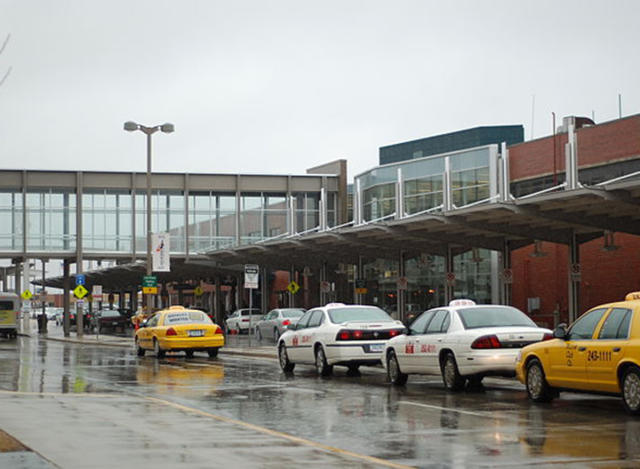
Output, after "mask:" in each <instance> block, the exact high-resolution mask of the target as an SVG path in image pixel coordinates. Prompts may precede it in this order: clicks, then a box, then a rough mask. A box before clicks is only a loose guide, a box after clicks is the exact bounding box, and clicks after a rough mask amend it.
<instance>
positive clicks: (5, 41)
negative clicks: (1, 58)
mask: <svg viewBox="0 0 640 469" xmlns="http://www.w3.org/2000/svg"><path fill="white" fill-rule="evenodd" d="M10 38H11V34H7V38H6V39H5V40H4V42H3V43H2V47H0V55H2V53H3V52H4V49H5V47H7V44H9V39H10ZM11 68H12V67H9V69H8V70H7V72H6V73H5V74H4V76H3V77H2V79H0V86H2V85H3V84H4V82H5V81H6V80H7V77H8V76H9V74H10V73H11Z"/></svg>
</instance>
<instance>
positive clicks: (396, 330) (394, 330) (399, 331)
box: [389, 329, 402, 337]
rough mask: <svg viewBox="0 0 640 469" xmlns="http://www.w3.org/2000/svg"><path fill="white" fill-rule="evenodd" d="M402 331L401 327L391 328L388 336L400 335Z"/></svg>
mask: <svg viewBox="0 0 640 469" xmlns="http://www.w3.org/2000/svg"><path fill="white" fill-rule="evenodd" d="M401 333H402V329H391V330H390V331H389V337H395V336H397V335H400V334H401Z"/></svg>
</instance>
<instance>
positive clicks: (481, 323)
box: [457, 306, 537, 329]
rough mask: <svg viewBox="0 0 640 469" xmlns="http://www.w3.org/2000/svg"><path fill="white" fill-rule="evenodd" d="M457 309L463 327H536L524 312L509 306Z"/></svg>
mask: <svg viewBox="0 0 640 469" xmlns="http://www.w3.org/2000/svg"><path fill="white" fill-rule="evenodd" d="M457 311H458V314H459V315H460V319H461V320H462V324H463V325H464V328H465V329H478V328H481V327H509V326H528V327H537V326H536V323H535V322H533V321H532V320H531V319H530V318H529V317H527V315H526V314H524V313H523V312H522V311H520V310H519V309H516V308H511V307H510V306H493V307H490V308H486V307H483V308H473V307H471V308H457Z"/></svg>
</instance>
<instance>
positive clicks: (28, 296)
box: [20, 290, 33, 300]
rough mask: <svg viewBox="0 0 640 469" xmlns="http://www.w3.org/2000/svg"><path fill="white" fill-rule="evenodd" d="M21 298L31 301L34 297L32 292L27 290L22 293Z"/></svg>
mask: <svg viewBox="0 0 640 469" xmlns="http://www.w3.org/2000/svg"><path fill="white" fill-rule="evenodd" d="M20 296H21V297H22V299H23V300H30V299H31V297H32V296H33V293H31V291H30V290H25V291H23V292H22V294H21V295H20Z"/></svg>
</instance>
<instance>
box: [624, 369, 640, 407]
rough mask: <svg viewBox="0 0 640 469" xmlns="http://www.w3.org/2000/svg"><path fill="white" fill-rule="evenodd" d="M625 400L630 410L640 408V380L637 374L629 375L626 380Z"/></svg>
mask: <svg viewBox="0 0 640 469" xmlns="http://www.w3.org/2000/svg"><path fill="white" fill-rule="evenodd" d="M624 400H625V401H626V402H627V405H628V406H629V408H630V409H633V410H637V409H638V408H640V378H639V377H638V375H637V374H635V373H629V374H628V375H627V377H626V378H625V380H624Z"/></svg>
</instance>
